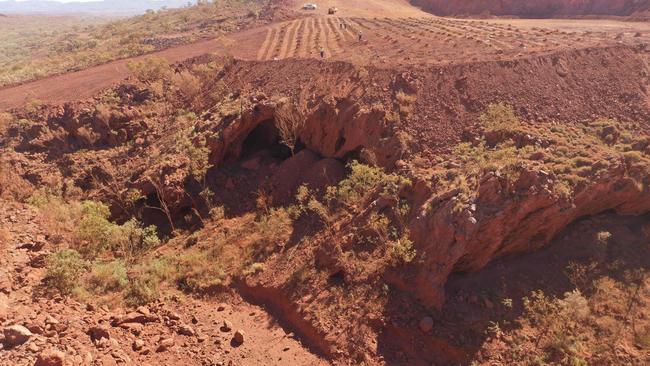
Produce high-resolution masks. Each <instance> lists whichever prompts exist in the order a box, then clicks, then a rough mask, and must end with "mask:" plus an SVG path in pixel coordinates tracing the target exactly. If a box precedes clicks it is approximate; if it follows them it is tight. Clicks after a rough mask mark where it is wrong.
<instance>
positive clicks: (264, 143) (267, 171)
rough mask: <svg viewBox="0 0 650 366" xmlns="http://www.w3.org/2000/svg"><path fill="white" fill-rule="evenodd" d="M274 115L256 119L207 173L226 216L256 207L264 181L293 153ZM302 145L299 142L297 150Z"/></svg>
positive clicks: (215, 196) (216, 201)
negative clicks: (256, 121)
mask: <svg viewBox="0 0 650 366" xmlns="http://www.w3.org/2000/svg"><path fill="white" fill-rule="evenodd" d="M281 141H282V140H281V137H280V131H279V130H278V128H277V127H276V126H275V121H274V120H273V119H268V120H265V121H262V122H261V123H259V124H258V125H257V126H256V127H255V128H254V129H253V130H252V131H251V132H250V133H249V134H248V135H247V136H246V138H245V139H243V140H242V141H241V143H240V144H238V145H237V146H236V147H234V148H233V149H231V152H230V153H229V154H228V155H227V157H226V159H225V160H224V163H222V164H221V165H220V166H219V167H218V169H212V170H211V171H210V173H209V174H208V177H207V182H208V186H209V187H211V188H212V191H213V192H214V193H215V195H214V198H213V199H214V203H215V204H216V205H220V206H223V207H224V209H225V211H226V215H227V216H236V215H241V214H244V213H246V212H250V211H253V210H255V209H256V200H257V198H258V197H259V196H260V195H263V194H265V190H266V188H265V185H266V183H267V181H268V179H269V177H271V176H272V175H273V173H274V172H275V170H276V168H277V166H278V165H279V164H280V163H282V162H283V161H284V160H286V159H288V158H290V157H291V156H292V154H291V150H290V149H289V148H288V147H287V146H286V145H284V144H283V143H282V142H281ZM303 147H304V146H303V145H302V144H301V143H298V144H297V146H296V152H298V151H299V150H300V149H302V148H303Z"/></svg>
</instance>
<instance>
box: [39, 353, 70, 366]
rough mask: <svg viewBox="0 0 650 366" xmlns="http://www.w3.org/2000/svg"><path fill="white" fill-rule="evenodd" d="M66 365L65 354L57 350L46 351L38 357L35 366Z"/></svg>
mask: <svg viewBox="0 0 650 366" xmlns="http://www.w3.org/2000/svg"><path fill="white" fill-rule="evenodd" d="M64 363H65V353H63V352H61V351H56V350H46V351H43V352H41V354H40V355H38V358H37V359H36V363H34V366H63V364H64Z"/></svg>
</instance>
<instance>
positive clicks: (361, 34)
mask: <svg viewBox="0 0 650 366" xmlns="http://www.w3.org/2000/svg"><path fill="white" fill-rule="evenodd" d="M361 40H363V33H361V30H359V42H361Z"/></svg>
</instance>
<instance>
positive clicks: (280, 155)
mask: <svg viewBox="0 0 650 366" xmlns="http://www.w3.org/2000/svg"><path fill="white" fill-rule="evenodd" d="M281 141H282V139H281V137H280V131H279V130H278V128H277V127H276V126H275V121H274V120H273V119H267V120H265V121H263V122H262V123H260V124H259V125H257V127H255V128H254V129H253V130H252V131H251V132H250V133H249V134H248V136H246V139H244V142H243V143H242V149H241V158H247V157H249V156H252V155H255V154H257V153H260V152H262V151H266V152H268V154H269V155H270V156H271V157H273V158H275V159H281V160H285V159H288V158H290V157H291V149H289V147H287V146H286V145H285V144H283V143H282V142H281ZM299 145H301V144H300V143H297V144H296V151H295V152H297V151H298V150H299V147H300V146H299Z"/></svg>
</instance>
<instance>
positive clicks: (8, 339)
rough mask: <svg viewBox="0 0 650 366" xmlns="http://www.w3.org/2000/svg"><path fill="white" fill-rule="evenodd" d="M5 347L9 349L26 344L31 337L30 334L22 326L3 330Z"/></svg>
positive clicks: (13, 326)
mask: <svg viewBox="0 0 650 366" xmlns="http://www.w3.org/2000/svg"><path fill="white" fill-rule="evenodd" d="M3 333H4V336H5V341H4V343H5V345H6V346H9V347H16V346H20V345H21V344H23V343H25V342H27V341H28V340H29V338H30V337H31V336H32V332H30V331H29V329H27V328H25V327H23V326H22V325H12V326H9V327H6V328H5V329H4V332H3Z"/></svg>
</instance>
